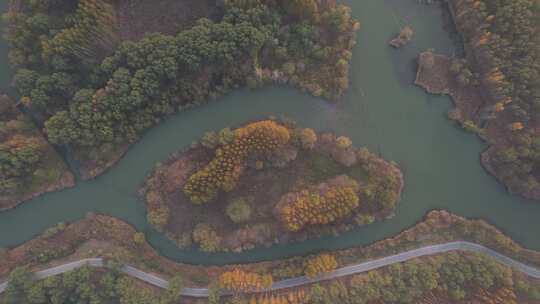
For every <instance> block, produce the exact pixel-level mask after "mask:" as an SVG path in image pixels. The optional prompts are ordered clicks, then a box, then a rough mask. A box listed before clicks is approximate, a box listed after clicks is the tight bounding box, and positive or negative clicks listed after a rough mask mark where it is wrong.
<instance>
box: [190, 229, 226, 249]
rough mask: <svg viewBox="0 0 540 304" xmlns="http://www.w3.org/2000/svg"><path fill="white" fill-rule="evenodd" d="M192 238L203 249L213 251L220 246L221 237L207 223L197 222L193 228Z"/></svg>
mask: <svg viewBox="0 0 540 304" xmlns="http://www.w3.org/2000/svg"><path fill="white" fill-rule="evenodd" d="M193 240H194V241H195V242H197V243H198V244H199V246H200V247H201V249H202V250H203V251H207V252H215V251H218V250H219V248H220V246H221V245H220V243H221V238H220V237H219V236H218V235H217V233H216V231H215V230H214V229H213V228H212V227H211V226H210V225H208V224H205V223H199V224H197V226H195V229H194V230H193Z"/></svg>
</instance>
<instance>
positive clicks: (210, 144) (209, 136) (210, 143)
mask: <svg viewBox="0 0 540 304" xmlns="http://www.w3.org/2000/svg"><path fill="white" fill-rule="evenodd" d="M218 143H219V137H218V135H217V134H216V132H213V131H211V132H206V133H204V136H203V138H202V139H201V144H202V145H203V146H204V147H206V148H208V149H214V148H215V147H217V145H218Z"/></svg>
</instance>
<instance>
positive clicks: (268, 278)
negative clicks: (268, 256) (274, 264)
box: [219, 268, 273, 292]
mask: <svg viewBox="0 0 540 304" xmlns="http://www.w3.org/2000/svg"><path fill="white" fill-rule="evenodd" d="M272 284H273V279H272V275H270V274H267V275H260V274H257V273H253V272H247V271H243V270H241V269H238V268H236V269H234V270H232V271H227V272H224V273H222V274H221V275H220V277H219V286H220V287H221V288H224V289H228V290H231V291H233V292H254V291H261V290H264V289H267V288H270V287H271V286H272Z"/></svg>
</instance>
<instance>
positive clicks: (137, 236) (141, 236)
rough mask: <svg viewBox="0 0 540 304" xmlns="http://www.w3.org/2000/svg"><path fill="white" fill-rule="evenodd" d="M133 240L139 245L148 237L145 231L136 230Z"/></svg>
mask: <svg viewBox="0 0 540 304" xmlns="http://www.w3.org/2000/svg"><path fill="white" fill-rule="evenodd" d="M133 242H135V244H137V245H142V244H144V242H146V238H145V237H144V233H142V232H136V233H134V234H133Z"/></svg>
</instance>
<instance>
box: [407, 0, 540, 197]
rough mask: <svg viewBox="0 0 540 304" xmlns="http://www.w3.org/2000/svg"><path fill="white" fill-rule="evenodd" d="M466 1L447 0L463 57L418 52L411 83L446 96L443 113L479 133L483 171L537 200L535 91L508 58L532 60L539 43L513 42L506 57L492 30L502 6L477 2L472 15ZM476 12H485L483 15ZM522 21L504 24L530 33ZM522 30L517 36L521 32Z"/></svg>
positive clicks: (531, 26) (539, 187)
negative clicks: (451, 106) (450, 103)
mask: <svg viewBox="0 0 540 304" xmlns="http://www.w3.org/2000/svg"><path fill="white" fill-rule="evenodd" d="M470 5H472V3H471V2H459V1H448V7H449V10H450V13H451V16H452V17H453V20H454V23H455V25H456V28H457V31H458V32H459V33H460V35H461V36H462V37H463V40H464V41H465V51H466V56H465V58H464V59H457V58H452V59H451V58H448V57H444V56H441V55H434V54H432V53H431V52H424V53H422V54H420V56H419V60H418V74H417V78H416V84H417V85H419V86H422V87H423V88H425V89H426V90H427V91H428V92H429V93H432V94H447V95H450V96H451V97H452V99H453V100H454V103H455V105H456V110H454V111H452V112H451V113H449V117H450V118H451V119H454V120H457V121H459V122H460V123H461V125H462V126H463V127H464V128H465V129H467V130H469V131H473V132H475V133H477V134H478V135H480V136H481V137H482V139H484V140H485V141H486V142H487V143H488V144H489V146H490V147H489V148H488V149H487V150H486V151H484V152H483V153H482V156H481V158H480V159H481V163H482V165H483V167H484V168H485V169H486V171H488V172H489V173H490V174H492V175H494V176H495V177H496V178H497V180H498V181H499V182H501V183H502V184H504V185H505V186H506V188H507V189H508V191H509V192H510V193H515V194H519V195H521V196H523V197H525V198H527V199H531V200H538V199H540V183H539V181H538V179H537V176H538V172H537V169H536V167H537V163H538V159H537V156H536V154H537V153H536V152H535V151H536V149H537V146H536V145H535V142H536V139H537V138H538V137H539V135H540V128H538V120H537V119H536V117H535V112H536V111H537V109H536V108H535V107H534V105H531V103H532V104H534V102H533V101H534V97H531V92H533V91H534V90H535V89H534V83H535V81H534V80H530V79H528V78H527V79H524V78H526V76H525V75H528V74H529V71H528V70H519V69H520V68H518V66H524V65H523V63H521V62H514V61H513V59H512V58H517V57H520V58H521V57H523V58H527V59H526V60H532V61H534V60H533V59H531V58H534V56H535V54H534V47H535V45H540V42H538V41H536V42H535V41H531V43H530V44H527V45H526V46H523V45H521V44H520V45H519V46H518V45H517V44H518V43H519V42H518V41H516V42H515V44H516V46H515V48H516V49H517V48H519V49H520V51H519V52H518V53H519V54H520V55H519V56H518V55H507V54H506V50H504V48H505V47H501V46H500V43H499V42H500V41H499V40H500V39H501V37H500V36H499V35H506V34H505V33H506V32H504V33H497V26H496V24H497V23H498V22H499V18H495V14H499V15H500V14H502V13H503V12H504V11H505V10H506V9H507V8H506V7H498V6H497V5H493V7H491V6H486V5H485V3H480V2H479V3H478V5H476V4H475V5H476V6H477V7H478V12H480V11H481V13H478V12H477V10H476V9H473V8H472V7H470ZM519 6H520V9H522V10H527V9H528V8H527V4H526V3H523V4H520V5H519ZM486 7H489V9H487V8H486ZM487 10H491V11H490V12H489V13H488V12H487ZM477 13H478V14H480V15H478V14H477ZM482 14H485V15H486V16H487V15H489V16H488V17H487V18H484V17H482V16H483V15H482ZM490 14H491V15H490ZM523 15H524V16H526V15H527V14H525V13H524V14H523ZM527 18H528V17H526V18H525V19H527ZM484 19H485V20H484ZM524 22H529V23H530V24H529V25H528V28H527V29H523V28H521V26H520V25H519V24H511V25H509V26H511V27H512V28H513V30H515V31H518V32H522V31H525V32H526V31H533V32H534V27H535V25H534V22H533V21H530V20H526V21H524ZM472 24H474V25H472ZM536 26H540V25H539V24H538V23H537V24H536ZM525 32H524V33H523V34H522V35H526V33H525ZM493 34H495V35H493ZM502 39H506V38H502ZM507 43H509V42H507ZM535 43H536V44H535ZM516 52H517V51H516ZM523 54H528V55H523ZM525 66H526V65H525ZM518 70H519V71H518ZM536 82H538V81H536ZM531 98H532V101H531V100H529V99H531Z"/></svg>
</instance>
